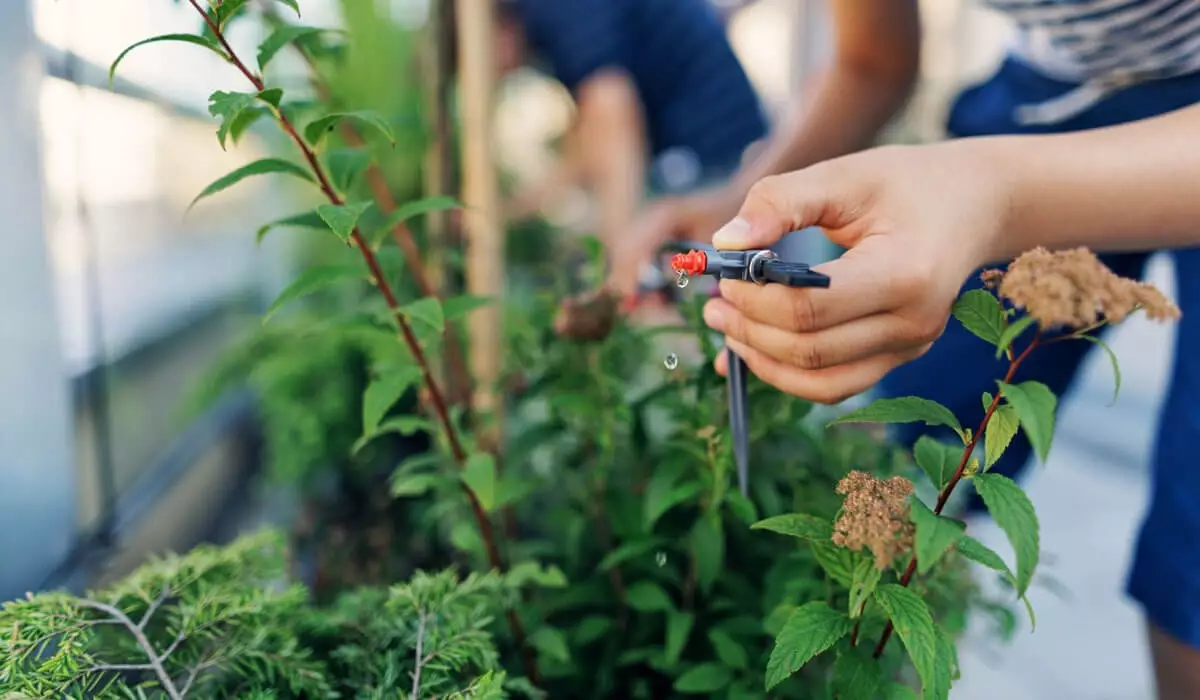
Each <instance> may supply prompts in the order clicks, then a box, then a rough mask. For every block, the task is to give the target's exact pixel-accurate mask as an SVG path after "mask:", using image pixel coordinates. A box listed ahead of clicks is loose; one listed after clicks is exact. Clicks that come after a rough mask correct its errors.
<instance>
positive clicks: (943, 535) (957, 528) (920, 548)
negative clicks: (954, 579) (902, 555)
mask: <svg viewBox="0 0 1200 700" xmlns="http://www.w3.org/2000/svg"><path fill="white" fill-rule="evenodd" d="M909 509H910V517H911V518H912V522H913V525H915V526H916V530H917V532H916V536H915V540H916V543H915V546H916V550H917V552H916V553H917V572H918V573H920V574H921V575H922V576H924V575H925V574H926V573H928V572H929V570H930V569H932V568H933V566H934V564H937V563H938V560H940V559H941V558H942V555H943V554H945V553H946V552H947V550H949V549H950V546H951V545H953V544H954V543H955V542H957V541H958V538H959V537H960V536H961V535H962V533H963V530H964V529H966V526H965V525H964V524H963V523H961V522H959V521H958V520H951V519H950V518H943V517H942V516H940V515H936V514H935V513H934V512H933V511H932V510H930V509H929V506H927V505H925V504H924V503H923V502H922V501H921V499H919V498H917V497H915V496H914V497H913V498H912V500H911V501H910V506H909Z"/></svg>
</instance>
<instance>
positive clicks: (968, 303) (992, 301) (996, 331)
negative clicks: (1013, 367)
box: [952, 289, 1007, 345]
mask: <svg viewBox="0 0 1200 700" xmlns="http://www.w3.org/2000/svg"><path fill="white" fill-rule="evenodd" d="M952 313H953V314H954V318H956V319H958V322H959V323H961V324H963V327H964V328H966V329H967V330H968V331H970V332H972V333H974V334H975V335H976V336H978V337H979V338H981V339H983V340H986V341H987V342H989V343H991V344H992V345H997V344H999V342H1000V337H1001V336H1002V335H1004V328H1005V326H1006V325H1007V323H1006V322H1005V320H1004V307H1003V306H1001V305H1000V300H999V299H997V298H996V296H995V295H994V294H992V293H991V292H988V291H985V290H982V289H971V290H968V291H966V292H963V294H962V296H960V297H959V298H958V300H956V301H955V302H954V309H953V311H952Z"/></svg>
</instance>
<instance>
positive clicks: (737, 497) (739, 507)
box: [725, 491, 758, 525]
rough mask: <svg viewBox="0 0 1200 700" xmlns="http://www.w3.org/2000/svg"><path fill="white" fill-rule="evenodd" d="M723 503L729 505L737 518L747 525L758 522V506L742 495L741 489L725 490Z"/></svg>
mask: <svg viewBox="0 0 1200 700" xmlns="http://www.w3.org/2000/svg"><path fill="white" fill-rule="evenodd" d="M725 505H727V506H729V510H730V511H731V512H733V514H734V515H735V516H736V517H737V519H738V520H741V521H742V522H744V523H746V524H747V525H754V523H756V522H758V506H756V505H754V501H751V500H750V499H749V498H747V497H746V496H743V495H742V493H741V491H726V492H725Z"/></svg>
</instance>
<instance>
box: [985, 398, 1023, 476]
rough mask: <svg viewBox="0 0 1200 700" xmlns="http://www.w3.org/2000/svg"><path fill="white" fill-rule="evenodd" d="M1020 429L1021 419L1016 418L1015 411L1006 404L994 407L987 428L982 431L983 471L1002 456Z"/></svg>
mask: <svg viewBox="0 0 1200 700" xmlns="http://www.w3.org/2000/svg"><path fill="white" fill-rule="evenodd" d="M1020 427H1021V419H1020V418H1019V417H1018V416H1017V409H1015V408H1013V407H1012V406H1011V405H1009V404H1006V403H1005V404H1000V405H999V406H997V407H996V410H995V411H994V412H993V413H992V417H991V418H990V419H989V420H988V424H987V428H985V429H984V431H983V445H984V461H983V469H984V471H987V470H988V469H990V468H991V467H992V465H993V464H995V463H996V462H997V461H999V459H1000V457H1002V456H1003V455H1004V451H1005V450H1007V449H1008V446H1009V445H1010V444H1012V439H1013V438H1014V437H1016V436H1017V429H1018V428H1020Z"/></svg>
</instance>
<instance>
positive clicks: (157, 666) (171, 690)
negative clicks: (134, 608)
mask: <svg viewBox="0 0 1200 700" xmlns="http://www.w3.org/2000/svg"><path fill="white" fill-rule="evenodd" d="M79 605H81V606H83V607H85V608H88V609H90V610H95V611H97V612H100V613H104V614H105V615H107V616H109V617H110V618H112V619H113V620H116V621H117V622H119V623H120V624H121V625H122V626H124V627H125V629H127V630H129V633H130V634H131V635H133V638H134V639H135V640H136V641H137V644H138V646H139V647H141V649H142V651H143V652H144V653H145V654H146V661H147V663H146V664H137V667H138V668H139V669H144V670H152V671H154V675H155V677H156V678H158V683H159V685H161V686H162V689H163V692H164V693H166V694H167V697H169V698H171V700H182V698H183V695H182V694H180V692H179V689H178V688H176V687H175V683H174V682H173V681H172V680H171V675H170V674H169V673H167V669H166V668H165V667H164V666H163V657H161V656H159V655H158V652H156V651H155V650H154V645H153V644H151V643H150V640H149V638H147V637H146V632H145V630H144V629H143V628H142V626H141V625H139V624H138V623H136V622H134V621H133V620H131V619H129V616H128V615H126V614H125V613H123V612H121V611H120V610H119V609H117V608H115V607H113V606H111V605H108V604H107V603H100V602H98V601H94V600H80V601H79ZM130 666H132V664H131V665H130ZM108 668H110V669H111V668H117V667H108Z"/></svg>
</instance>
